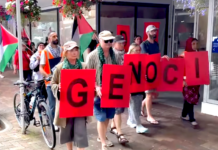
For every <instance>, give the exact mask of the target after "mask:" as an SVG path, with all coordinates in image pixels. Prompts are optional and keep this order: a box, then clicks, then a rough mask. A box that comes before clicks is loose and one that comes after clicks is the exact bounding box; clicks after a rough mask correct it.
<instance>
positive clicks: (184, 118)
mask: <svg viewBox="0 0 218 150" xmlns="http://www.w3.org/2000/svg"><path fill="white" fill-rule="evenodd" d="M181 119H182V120H185V121H189V119H188V117H182V116H181Z"/></svg>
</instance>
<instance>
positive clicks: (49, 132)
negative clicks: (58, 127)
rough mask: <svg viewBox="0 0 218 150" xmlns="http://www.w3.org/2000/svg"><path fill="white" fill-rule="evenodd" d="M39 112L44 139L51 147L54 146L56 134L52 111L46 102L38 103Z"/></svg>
mask: <svg viewBox="0 0 218 150" xmlns="http://www.w3.org/2000/svg"><path fill="white" fill-rule="evenodd" d="M38 113H39V118H40V123H41V127H42V129H41V130H42V135H43V137H44V140H45V142H46V144H47V145H48V147H49V148H54V147H55V145H56V134H55V130H54V126H53V123H52V119H51V118H52V117H51V112H50V110H49V108H48V106H47V104H46V103H45V102H40V103H39V104H38Z"/></svg>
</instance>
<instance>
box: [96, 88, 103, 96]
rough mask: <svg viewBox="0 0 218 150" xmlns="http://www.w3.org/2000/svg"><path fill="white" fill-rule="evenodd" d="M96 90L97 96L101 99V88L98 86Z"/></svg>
mask: <svg viewBox="0 0 218 150" xmlns="http://www.w3.org/2000/svg"><path fill="white" fill-rule="evenodd" d="M95 90H96V93H97V95H98V96H99V97H100V98H101V96H102V93H101V87H99V86H96V88H95Z"/></svg>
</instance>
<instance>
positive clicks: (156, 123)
mask: <svg viewBox="0 0 218 150" xmlns="http://www.w3.org/2000/svg"><path fill="white" fill-rule="evenodd" d="M146 120H147V122H148V123H150V124H152V125H159V122H158V121H157V120H150V119H148V118H147V119H146Z"/></svg>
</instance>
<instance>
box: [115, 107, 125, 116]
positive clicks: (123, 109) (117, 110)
mask: <svg viewBox="0 0 218 150" xmlns="http://www.w3.org/2000/svg"><path fill="white" fill-rule="evenodd" d="M124 111H125V108H116V109H115V113H116V115H119V114H122V113H124Z"/></svg>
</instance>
